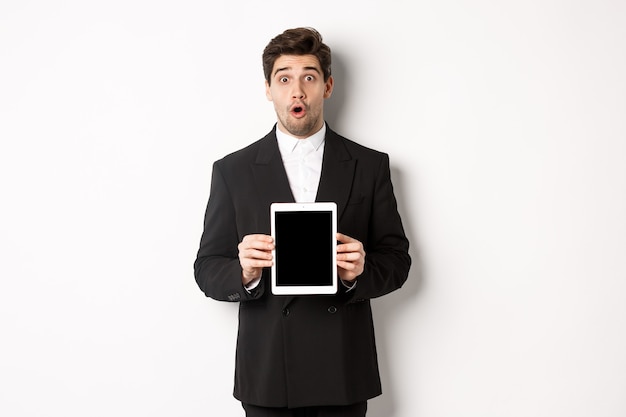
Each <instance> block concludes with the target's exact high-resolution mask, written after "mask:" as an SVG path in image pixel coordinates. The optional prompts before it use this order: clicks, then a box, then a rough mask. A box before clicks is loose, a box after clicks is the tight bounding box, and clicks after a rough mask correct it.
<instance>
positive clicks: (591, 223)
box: [0, 0, 626, 417]
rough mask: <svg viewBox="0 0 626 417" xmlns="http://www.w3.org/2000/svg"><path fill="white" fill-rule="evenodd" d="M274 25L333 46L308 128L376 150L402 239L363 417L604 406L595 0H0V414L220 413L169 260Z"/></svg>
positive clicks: (618, 381) (604, 74)
mask: <svg viewBox="0 0 626 417" xmlns="http://www.w3.org/2000/svg"><path fill="white" fill-rule="evenodd" d="M296 26H313V27H316V28H317V29H318V30H320V32H321V33H322V34H323V35H324V39H325V41H326V42H327V43H328V44H329V45H330V46H331V47H332V49H333V52H334V59H335V65H334V72H335V77H336V80H335V81H336V90H335V94H334V96H333V97H332V98H331V99H330V101H329V102H327V120H328V122H329V123H330V125H331V127H333V128H334V129H335V130H337V131H339V132H340V133H342V134H344V135H346V136H348V137H350V138H352V139H354V140H356V141H358V142H360V143H362V144H364V145H366V146H370V147H374V148H376V149H379V150H382V151H385V152H387V153H389V154H390V157H391V162H392V175H393V180H394V184H395V188H396V193H397V197H398V200H399V204H400V210H401V214H402V216H403V219H404V222H405V227H406V231H407V234H408V236H409V238H410V240H411V244H412V246H411V254H412V256H413V258H414V261H415V263H414V267H413V269H412V271H411V276H410V278H409V281H408V282H407V284H406V285H405V286H404V287H403V288H402V289H401V290H400V291H398V292H396V293H393V294H391V295H389V296H386V297H384V298H382V299H379V300H375V301H374V302H373V306H374V313H375V316H376V325H377V337H378V345H379V351H380V352H379V356H380V364H381V371H382V377H383V384H384V395H383V396H382V397H379V398H377V399H375V400H372V401H371V402H370V415H372V416H381V417H411V416H420V417H448V416H449V417H491V416H493V417H503V416H506V417H516V416H520V417H521V416H524V417H527V416H533V417H554V416H568V417H589V416H594V417H600V416H602V417H623V416H624V415H626V396H625V392H626V333H625V332H626V303H625V302H624V298H625V295H626V256H625V255H626V215H625V213H626V122H625V120H626V118H625V116H626V76H625V74H626V3H624V2H622V1H618V0H613V1H611V0H594V1H591V0H588V1H583V0H569V1H566V0H562V1H556V0H527V1H524V2H522V1H515V2H513V1H496V0H483V1H468V0H465V1H463V0H457V1H452V0H442V1H436V2H435V1H433V2H426V1H395V2H394V1H390V0H386V1H372V0H358V1H357V0H351V1H345V2H340V1H336V0H333V1H317V2H311V3H303V2H282V1H274V0H270V1H252V0H250V1H245V0H238V1H232V2H226V1H211V2H208V1H200V0H196V1H176V2H174V1H148V0H143V1H142V0H124V1H107V2H104V1H102V2H96V1H91V2H84V1H63V2H61V1H27V0H21V1H17V0H14V1H11V0H8V1H7V0H4V1H3V2H2V3H1V5H0V139H1V147H0V185H1V188H0V198H1V204H0V332H1V336H0V337H1V342H0V414H1V415H3V416H11V417H21V416H65V417H74V416H81V417H83V416H90V417H91V416H94V417H99V416H103V417H104V416H106V417H110V416H133V417H134V416H150V417H159V416H220V417H222V416H242V415H243V413H242V410H241V407H240V405H239V403H238V402H237V401H236V400H234V399H233V398H232V396H231V392H232V383H233V367H234V349H235V336H236V326H237V305H236V304H228V303H220V302H216V301H213V300H210V299H206V298H205V297H204V295H203V294H202V293H201V292H200V291H199V289H198V288H197V286H196V284H195V282H194V278H193V270H192V263H193V261H194V259H195V253H196V250H197V247H198V243H199V239H200V234H201V231H202V219H203V215H204V208H205V204H206V200H207V198H208V191H209V188H208V187H209V183H210V174H211V164H212V163H213V161H214V160H216V159H218V158H220V157H222V156H224V155H225V154H227V153H230V152H232V151H234V150H236V149H239V148H241V147H243V146H244V145H247V144H248V143H250V142H252V141H253V140H256V139H258V138H260V137H261V136H263V135H264V134H265V133H266V132H268V131H269V130H270V129H271V127H272V124H273V123H274V121H275V115H274V113H273V108H272V105H271V103H269V102H267V101H266V99H265V95H264V87H263V75H262V70H261V52H262V50H263V48H264V46H265V45H266V43H267V42H268V41H269V39H270V38H272V37H273V36H274V35H276V34H278V33H280V32H282V31H283V30H284V29H286V28H290V27H296ZM330 383H332V381H330Z"/></svg>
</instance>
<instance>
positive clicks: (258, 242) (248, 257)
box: [237, 235, 274, 286]
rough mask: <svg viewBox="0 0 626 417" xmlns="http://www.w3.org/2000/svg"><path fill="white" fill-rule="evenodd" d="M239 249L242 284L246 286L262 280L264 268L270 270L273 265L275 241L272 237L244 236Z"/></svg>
mask: <svg viewBox="0 0 626 417" xmlns="http://www.w3.org/2000/svg"><path fill="white" fill-rule="evenodd" d="M237 248H238V249H239V263H240V264H241V270H242V274H241V282H242V283H243V285H244V286H245V285H248V284H249V283H250V282H251V281H253V280H255V279H257V278H260V277H261V273H262V272H263V268H268V267H270V266H272V264H273V260H272V250H273V249H274V239H273V238H272V237H271V236H268V235H247V236H244V238H243V240H242V241H241V243H239V246H238V247H237Z"/></svg>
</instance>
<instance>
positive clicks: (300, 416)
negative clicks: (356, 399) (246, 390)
mask: <svg viewBox="0 0 626 417" xmlns="http://www.w3.org/2000/svg"><path fill="white" fill-rule="evenodd" d="M241 405H242V406H243V409H244V410H246V417H365V413H366V412H367V401H363V402H362V403H356V404H351V405H333V406H323V407H303V408H268V407H259V406H256V405H250V404H243V403H242V404H241Z"/></svg>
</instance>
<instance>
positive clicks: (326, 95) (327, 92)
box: [324, 75, 335, 98]
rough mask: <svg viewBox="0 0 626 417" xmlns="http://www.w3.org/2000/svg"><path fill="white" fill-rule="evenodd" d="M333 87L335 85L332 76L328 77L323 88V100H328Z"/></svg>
mask: <svg viewBox="0 0 626 417" xmlns="http://www.w3.org/2000/svg"><path fill="white" fill-rule="evenodd" d="M334 85H335V80H334V78H333V76H332V75H331V76H330V77H328V80H327V81H326V85H325V86H324V98H329V97H330V96H331V94H332V93H333V86H334Z"/></svg>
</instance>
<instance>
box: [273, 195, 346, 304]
mask: <svg viewBox="0 0 626 417" xmlns="http://www.w3.org/2000/svg"><path fill="white" fill-rule="evenodd" d="M281 212H331V219H332V220H331V223H332V224H331V228H330V233H329V235H328V239H330V241H331V248H332V250H331V252H332V253H331V254H330V256H331V270H332V279H331V281H332V282H331V283H330V284H325V285H278V283H277V274H276V271H277V261H278V260H279V259H277V257H276V249H274V250H273V251H272V256H273V259H274V263H273V265H272V268H271V284H272V285H271V287H272V293H273V294H274V295H332V294H336V293H337V204H335V203H334V202H315V203H272V205H271V206H270V217H271V235H272V237H273V238H274V242H275V244H276V245H278V244H280V242H279V239H280V236H276V214H277V213H281Z"/></svg>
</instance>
